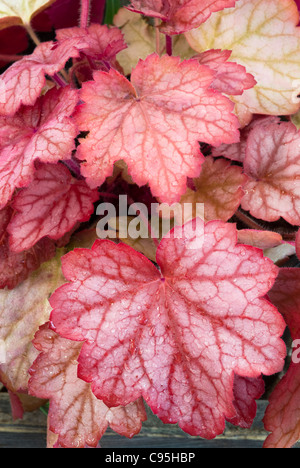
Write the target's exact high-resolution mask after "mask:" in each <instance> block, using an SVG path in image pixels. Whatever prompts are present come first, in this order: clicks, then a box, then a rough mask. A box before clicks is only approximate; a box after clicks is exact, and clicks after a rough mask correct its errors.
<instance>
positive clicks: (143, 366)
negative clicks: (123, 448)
mask: <svg viewBox="0 0 300 468" xmlns="http://www.w3.org/2000/svg"><path fill="white" fill-rule="evenodd" d="M195 224H196V226H195ZM195 228H196V229H195ZM181 234H182V231H181V228H180V227H177V228H175V230H173V231H172V232H171V233H170V238H164V239H163V240H162V242H161V244H160V246H159V248H158V253H157V263H158V265H159V267H160V270H161V272H160V270H158V269H156V268H155V266H154V265H153V264H152V263H151V262H150V261H149V260H147V259H146V258H145V257H143V256H142V255H141V254H139V253H137V252H136V251H134V250H133V249H131V248H130V247H127V246H124V245H122V244H120V245H116V244H114V243H112V242H110V241H97V242H96V243H95V244H94V246H93V248H92V250H85V249H77V250H75V251H73V252H71V253H69V254H67V255H66V256H65V257H64V258H63V261H62V264H63V272H64V275H65V277H66V278H67V280H69V281H70V282H71V283H70V284H66V285H64V286H62V287H61V288H60V289H58V290H57V291H56V292H55V293H54V295H53V296H52V297H51V299H50V303H51V305H52V307H53V308H54V310H53V312H52V315H51V321H52V323H53V326H54V327H55V329H56V330H57V332H58V333H60V334H61V335H62V336H63V337H65V338H69V339H72V340H77V341H83V340H85V343H84V345H83V348H82V351H81V353H80V356H79V359H78V361H79V370H78V371H79V374H78V375H79V376H80V377H81V378H82V379H83V380H85V381H87V382H92V390H93V392H94V393H95V395H96V396H97V397H98V398H100V399H102V400H103V401H104V402H105V403H106V404H107V405H109V406H117V405H120V404H121V405H125V404H128V403H130V402H132V401H134V400H136V399H137V398H139V397H140V396H143V397H144V398H145V400H146V401H147V403H148V404H149V405H150V407H151V408H152V410H153V411H154V413H155V414H157V415H158V416H159V417H160V418H161V419H162V420H163V422H165V423H177V422H178V423H179V425H180V427H181V428H182V429H183V430H185V431H186V432H188V433H190V434H192V435H200V436H202V437H206V438H212V437H214V436H216V435H217V434H220V433H222V432H223V430H224V419H225V417H226V418H228V419H230V418H233V417H234V416H235V415H236V410H235V408H234V406H233V379H234V374H233V373H234V372H235V373H237V374H239V375H243V376H247V377H251V378H256V377H258V376H260V375H261V373H265V374H273V373H274V372H277V371H279V370H281V369H282V366H283V361H284V356H285V346H284V343H283V342H282V341H281V340H280V339H279V336H281V335H282V333H283V331H284V328H285V324H284V321H283V320H282V317H281V316H280V315H279V314H278V312H277V311H276V309H275V308H274V307H273V306H272V305H271V304H270V303H269V302H267V301H266V300H265V299H260V298H261V297H262V296H264V295H265V294H266V292H267V291H268V290H269V288H270V287H271V286H272V285H273V282H274V279H275V277H276V275H277V267H275V266H274V265H273V263H272V262H271V261H270V260H268V259H266V258H263V255H262V252H261V251H259V250H257V249H254V248H252V247H248V246H241V245H236V243H237V233H236V228H235V226H234V225H232V224H226V223H224V222H222V221H213V222H210V223H208V224H207V225H205V226H204V223H203V222H202V220H200V219H199V218H198V219H197V220H194V221H192V222H190V223H188V224H186V225H185V228H184V235H183V236H181V238H177V237H180V235H181Z"/></svg>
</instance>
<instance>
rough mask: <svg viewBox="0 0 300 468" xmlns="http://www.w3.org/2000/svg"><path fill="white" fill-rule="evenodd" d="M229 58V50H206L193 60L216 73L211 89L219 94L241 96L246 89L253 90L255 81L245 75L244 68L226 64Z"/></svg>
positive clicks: (236, 64) (229, 63) (234, 64)
mask: <svg viewBox="0 0 300 468" xmlns="http://www.w3.org/2000/svg"><path fill="white" fill-rule="evenodd" d="M230 56H231V51H230V50H229V51H228V50H223V51H222V50H208V51H206V52H203V53H202V54H199V55H197V56H196V57H195V58H197V59H198V60H199V63H201V64H202V65H206V66H207V67H209V68H210V69H212V70H214V71H215V72H216V76H215V79H214V81H213V83H212V87H213V88H214V89H216V90H217V91H219V92H220V93H225V94H229V95H230V94H233V95H236V96H238V95H241V94H243V92H244V91H246V90H247V89H251V88H253V86H255V85H256V81H255V79H254V78H253V76H252V75H250V74H249V73H247V71H246V68H245V67H243V66H242V65H239V64H238V63H235V62H228V59H229V58H230Z"/></svg>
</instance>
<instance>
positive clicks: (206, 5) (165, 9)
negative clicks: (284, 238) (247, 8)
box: [128, 0, 236, 34]
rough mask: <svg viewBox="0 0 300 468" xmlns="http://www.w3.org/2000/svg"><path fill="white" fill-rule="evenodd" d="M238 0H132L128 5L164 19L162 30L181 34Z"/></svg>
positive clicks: (140, 11) (145, 13) (148, 14)
mask: <svg viewBox="0 0 300 468" xmlns="http://www.w3.org/2000/svg"><path fill="white" fill-rule="evenodd" d="M235 2H236V0H213V1H211V0H202V1H201V2H199V1H198V0H131V5H130V6H129V7H128V8H130V9H131V10H133V11H137V12H138V13H142V14H143V15H145V16H153V17H154V18H159V19H161V20H162V25H161V26H160V30H161V32H163V33H165V34H181V33H183V32H185V31H189V30H190V29H194V28H197V27H198V26H200V24H201V23H204V21H206V20H207V19H208V18H209V17H210V15H211V14H212V13H213V12H215V11H220V10H223V9H224V8H228V7H232V6H234V5H235Z"/></svg>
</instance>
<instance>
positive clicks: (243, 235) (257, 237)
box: [238, 229, 283, 250]
mask: <svg viewBox="0 0 300 468" xmlns="http://www.w3.org/2000/svg"><path fill="white" fill-rule="evenodd" d="M282 241H283V239H282V236H281V235H280V234H279V233H278V232H273V231H256V230H254V229H241V230H240V231H238V242H239V244H247V245H253V247H257V248H258V249H262V250H265V249H272V248H273V247H278V246H279V245H281V244H282Z"/></svg>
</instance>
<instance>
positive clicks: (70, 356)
mask: <svg viewBox="0 0 300 468" xmlns="http://www.w3.org/2000/svg"><path fill="white" fill-rule="evenodd" d="M34 345H35V347H36V348H37V349H38V350H39V351H41V353H40V355H39V357H38V358H37V359H36V361H35V362H34V364H33V366H32V368H31V371H30V373H31V375H32V377H31V379H30V381H29V390H30V393H31V394H32V395H34V396H39V397H40V398H46V399H50V409H49V423H50V430H51V431H52V432H54V433H56V434H58V435H59V437H58V440H57V442H56V443H57V445H59V446H62V447H70V448H83V447H84V446H85V445H89V446H91V447H96V446H97V444H98V442H99V440H100V439H101V437H102V436H103V434H104V432H105V431H106V429H107V427H108V426H110V427H111V428H112V429H114V430H115V431H116V432H118V433H119V434H121V435H124V436H127V437H133V436H134V435H135V434H137V433H138V432H140V430H141V426H142V422H143V421H145V420H146V419H147V416H146V412H145V408H144V405H143V402H142V400H138V401H137V402H135V403H131V404H130V405H128V406H127V407H126V408H123V407H119V408H112V409H109V408H108V407H107V406H105V404H104V403H103V402H102V401H100V400H97V398H96V397H95V396H94V395H93V394H92V392H91V387H90V385H89V384H87V383H85V382H83V381H82V380H80V379H78V377H77V358H78V355H79V352H80V349H81V346H82V344H81V343H77V342H74V341H70V340H66V339H64V338H60V337H59V336H58V335H57V334H56V333H55V332H53V331H52V330H50V329H49V325H48V324H46V325H44V326H43V327H41V328H40V330H39V332H38V333H37V335H36V338H35V341H34Z"/></svg>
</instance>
